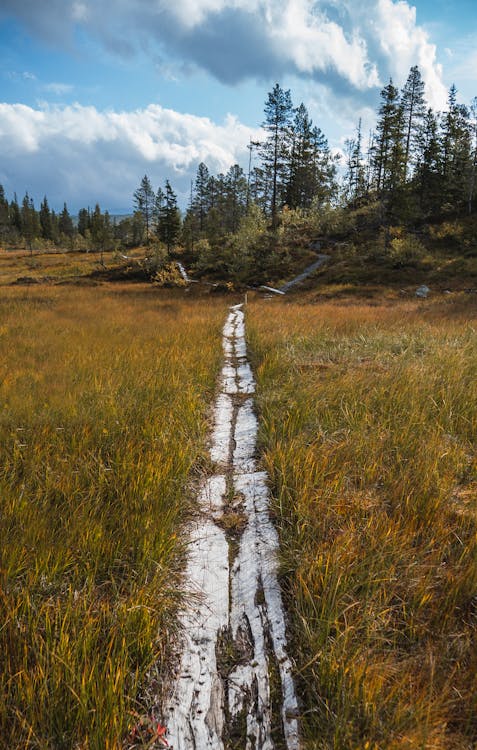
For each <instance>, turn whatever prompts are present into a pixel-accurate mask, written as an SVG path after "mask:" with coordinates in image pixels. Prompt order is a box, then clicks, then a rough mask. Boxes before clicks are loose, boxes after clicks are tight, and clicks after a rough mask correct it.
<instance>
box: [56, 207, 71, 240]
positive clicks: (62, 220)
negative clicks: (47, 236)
mask: <svg viewBox="0 0 477 750" xmlns="http://www.w3.org/2000/svg"><path fill="white" fill-rule="evenodd" d="M58 229H59V230H60V233H61V234H64V235H65V236H66V237H69V238H72V237H73V235H74V233H75V228H74V225H73V219H72V218H71V216H70V214H69V211H68V207H67V205H66V203H64V204H63V210H62V212H61V214H60V215H59V218H58Z"/></svg>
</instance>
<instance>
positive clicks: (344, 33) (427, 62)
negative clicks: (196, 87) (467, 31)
mask: <svg viewBox="0 0 477 750" xmlns="http://www.w3.org/2000/svg"><path fill="white" fill-rule="evenodd" d="M2 5H3V12H4V13H6V12H8V13H10V14H12V15H17V16H19V17H20V18H21V19H22V20H23V22H24V23H26V24H28V25H29V26H30V28H34V29H35V31H36V32H37V33H40V34H43V35H46V36H48V38H50V39H51V38H52V37H53V36H56V37H57V38H62V39H64V38H67V37H68V34H70V32H71V29H72V28H73V27H74V26H75V25H81V26H82V28H83V29H84V30H86V31H88V32H89V33H90V34H93V35H96V36H98V38H99V39H100V40H102V42H103V43H104V44H105V45H106V47H107V48H108V49H109V50H110V51H114V52H115V53H116V54H119V55H123V56H129V55H131V54H133V53H134V49H135V45H137V48H138V49H139V48H140V49H141V50H142V51H144V50H147V51H149V52H151V53H152V54H156V55H157V54H158V52H159V53H161V54H166V55H168V56H169V57H171V58H179V59H180V60H181V61H185V62H189V63H192V64H194V65H197V66H199V67H201V68H203V69H205V70H207V71H208V72H209V73H211V74H212V75H213V76H215V77H216V78H217V79H219V80H220V81H222V82H225V83H238V82H240V81H242V80H244V79H246V78H258V79H267V80H269V79H271V78H273V79H275V80H277V79H279V78H280V77H281V76H284V75H297V76H300V77H302V78H304V79H311V80H315V81H318V82H321V83H325V84H326V85H328V86H330V87H331V88H335V89H336V90H337V92H339V91H340V90H342V89H348V90H355V91H357V92H366V91H368V90H370V89H372V90H375V89H376V87H378V86H381V85H383V84H385V83H386V81H387V79H388V77H389V76H390V75H391V76H393V77H394V78H395V79H396V82H397V83H398V84H400V83H402V82H403V79H404V78H405V76H406V74H407V72H408V71H409V68H410V67H411V65H414V64H418V65H419V66H420V68H421V71H422V73H423V77H424V78H425V80H426V84H427V88H428V94H429V98H430V100H431V103H432V104H434V105H435V104H439V105H440V104H441V102H442V96H443V86H442V71H441V68H440V66H439V65H438V64H437V62H436V48H435V46H434V45H433V44H432V43H431V41H430V39H429V36H428V34H427V32H426V31H425V30H424V29H423V28H422V27H420V26H419V25H418V24H417V22H416V11H415V8H414V7H412V6H411V5H410V4H409V3H408V2H407V1H406V0H361V1H360V2H359V3H357V2H356V0H174V2H172V3H171V2H170V0H155V2H152V1H151V0H115V3H114V8H113V9H111V5H110V3H109V0H94V2H93V0H74V2H71V3H67V2H65V0H50V2H49V3H48V4H47V5H46V6H45V4H41V3H40V4H39V3H38V2H37V0H23V2H22V3H18V2H17V0H3V3H2ZM0 12H1V11H0ZM45 28H46V31H45Z"/></svg>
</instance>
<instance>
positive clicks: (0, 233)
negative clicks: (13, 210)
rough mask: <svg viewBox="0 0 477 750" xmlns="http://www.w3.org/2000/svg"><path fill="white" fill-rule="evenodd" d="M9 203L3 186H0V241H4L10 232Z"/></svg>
mask: <svg viewBox="0 0 477 750" xmlns="http://www.w3.org/2000/svg"><path fill="white" fill-rule="evenodd" d="M9 223H10V222H9V215H8V201H7V199H6V197H5V190H4V188H3V185H0V240H4V239H5V238H6V236H7V234H8V230H9Z"/></svg>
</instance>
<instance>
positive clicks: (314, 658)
mask: <svg viewBox="0 0 477 750" xmlns="http://www.w3.org/2000/svg"><path fill="white" fill-rule="evenodd" d="M476 312H477V310H476V306H475V304H472V303H471V302H470V301H469V298H465V299H464V300H462V299H460V300H459V299H457V301H453V300H452V299H451V300H449V298H447V299H445V298H441V300H440V301H436V302H430V301H429V302H423V303H418V302H417V301H416V302H413V301H410V302H406V303H404V302H398V301H395V302H392V301H389V302H387V303H385V304H382V305H376V304H374V305H372V306H371V305H367V304H353V303H349V304H347V305H346V304H341V305H339V304H333V303H321V304H318V303H317V304H299V303H290V302H288V301H287V302H282V301H280V300H273V301H270V302H268V303H263V302H260V303H252V304H249V306H248V331H249V336H250V341H251V344H252V351H253V353H254V360H255V362H254V364H255V368H256V371H257V375H258V382H259V408H260V415H261V446H262V449H263V451H264V455H263V463H264V466H265V467H266V469H267V470H268V472H269V474H270V477H271V483H272V490H273V501H274V513H275V514H276V517H277V523H278V527H279V530H280V535H281V543H282V555H283V556H282V574H283V583H284V586H285V591H286V598H287V603H288V606H289V610H290V616H291V627H292V632H293V647H294V650H295V654H296V656H297V675H298V680H299V685H300V689H301V694H302V697H303V731H304V746H305V748H307V750H311V749H312V748H316V749H318V748H320V750H325V749H326V750H331V748H334V749H335V750H344V749H345V748H346V750H356V749H358V748H369V749H374V750H378V748H379V750H383V749H386V750H387V749H390V750H391V749H392V750H398V749H399V750H410V749H411V748H412V749H414V748H416V749H417V748H422V749H424V748H429V749H431V748H432V749H436V750H437V749H441V748H442V750H444V748H446V750H449V749H451V748H452V749H453V750H469V749H470V748H472V747H475V745H476V743H477V638H476V633H477V630H476V626H477V459H476V441H477V387H476V383H477V333H476Z"/></svg>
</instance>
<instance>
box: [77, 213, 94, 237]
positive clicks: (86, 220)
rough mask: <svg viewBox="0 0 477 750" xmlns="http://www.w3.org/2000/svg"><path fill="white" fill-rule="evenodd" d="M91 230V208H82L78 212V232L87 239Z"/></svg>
mask: <svg viewBox="0 0 477 750" xmlns="http://www.w3.org/2000/svg"><path fill="white" fill-rule="evenodd" d="M90 229H91V214H90V210H89V208H80V210H79V212H78V232H79V234H81V236H82V237H86V232H87V231H88V230H90Z"/></svg>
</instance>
